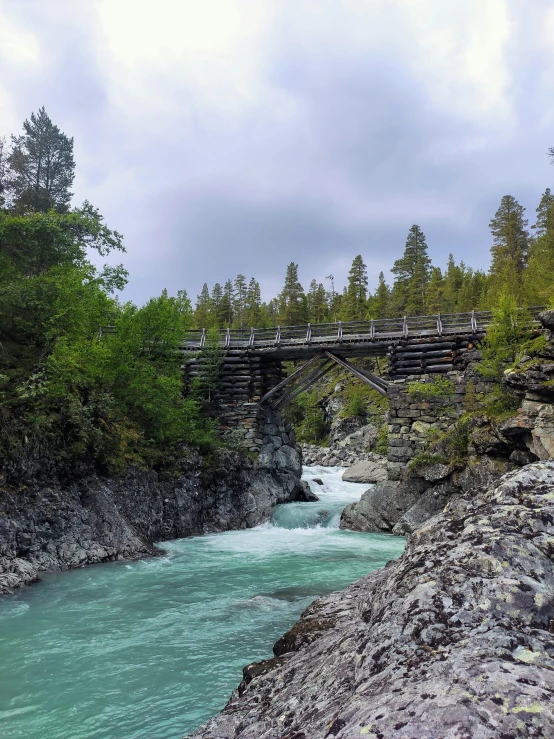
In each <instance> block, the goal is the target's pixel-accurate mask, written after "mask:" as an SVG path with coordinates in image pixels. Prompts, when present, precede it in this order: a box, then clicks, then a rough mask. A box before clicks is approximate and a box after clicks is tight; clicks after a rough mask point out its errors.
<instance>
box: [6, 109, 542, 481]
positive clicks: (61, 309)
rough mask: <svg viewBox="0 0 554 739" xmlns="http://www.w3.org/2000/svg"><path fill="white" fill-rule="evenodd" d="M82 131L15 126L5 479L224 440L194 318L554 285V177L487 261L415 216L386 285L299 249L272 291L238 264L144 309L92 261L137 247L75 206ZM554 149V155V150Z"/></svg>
mask: <svg viewBox="0 0 554 739" xmlns="http://www.w3.org/2000/svg"><path fill="white" fill-rule="evenodd" d="M73 144H74V142H73V139H72V138H70V137H69V136H67V135H66V134H65V133H63V132H62V131H61V130H60V129H59V128H58V126H56V125H55V124H54V123H53V122H52V120H51V119H50V118H49V116H48V114H47V112H46V111H45V109H44V108H41V109H40V110H39V111H38V112H37V113H33V114H32V115H31V116H30V118H29V119H28V120H26V121H25V122H24V123H23V126H22V131H21V132H20V133H19V134H18V135H12V136H11V137H10V139H9V140H7V139H0V481H1V480H2V478H3V479H4V480H5V481H7V482H10V481H12V482H18V483H21V482H22V481H23V482H24V481H25V480H26V479H28V480H31V479H40V478H41V477H42V478H44V479H48V478H50V477H52V476H57V477H58V478H60V479H72V478H73V477H75V475H79V474H85V473H88V472H89V471H91V470H93V471H97V472H100V473H112V472H114V471H120V470H123V469H125V468H126V466H128V465H129V464H137V465H141V466H145V467H151V468H154V469H159V470H171V469H174V466H175V465H178V461H179V458H180V455H181V454H182V445H183V444H189V445H192V446H193V447H197V448H199V449H200V450H201V451H203V452H206V451H207V450H210V449H211V448H213V446H214V445H215V444H217V443H218V442H217V441H216V437H215V434H214V430H213V425H212V422H210V421H209V420H207V419H206V418H205V414H203V413H202V412H201V411H202V406H203V404H205V403H206V402H208V399H207V398H205V397H204V396H203V394H202V392H201V391H200V389H199V388H200V383H199V385H198V387H193V388H192V391H191V392H190V393H189V394H187V395H184V394H183V392H182V379H181V369H180V362H179V361H178V360H176V349H177V346H178V343H179V341H180V340H182V338H183V337H184V336H185V334H186V332H187V330H189V329H191V328H208V329H209V328H224V327H234V328H247V327H250V326H254V327H270V326H274V325H278V324H280V325H297V324H303V323H307V322H312V323H319V322H335V321H338V320H344V321H349V320H366V319H369V318H388V317H395V316H400V315H421V314H430V313H438V312H441V313H449V312H456V311H467V310H471V309H487V308H494V307H495V306H497V305H498V304H500V303H501V302H502V301H505V300H506V299H507V296H508V297H509V299H510V300H511V301H512V302H513V303H514V304H517V305H518V306H520V307H524V306H530V305H544V304H549V303H550V302H551V299H552V296H553V294H554V290H553V287H554V194H552V192H551V190H550V189H546V190H545V191H544V194H543V195H542V198H541V199H540V202H539V203H538V204H537V208H536V213H535V214H533V217H532V218H531V226H529V219H528V218H527V217H526V214H525V209H524V208H523V207H522V206H521V204H520V203H518V201H517V200H516V198H515V197H514V196H513V195H505V196H504V197H502V199H501V202H500V204H499V206H498V210H497V211H496V213H495V214H493V215H492V218H491V221H490V224H489V226H490V232H491V263H490V268H489V270H488V272H486V273H485V272H484V271H481V270H474V269H472V268H471V267H470V266H468V265H466V264H464V263H463V262H456V260H455V258H454V256H453V255H450V256H449V257H448V262H447V264H446V266H434V265H433V264H432V263H431V259H430V258H429V255H428V245H427V241H426V237H425V234H424V231H423V230H422V228H421V227H420V226H419V225H415V224H414V225H412V226H411V227H410V228H409V230H408V233H407V238H406V243H405V247H404V252H403V254H402V256H401V257H400V258H399V259H398V260H396V261H395V262H394V264H393V265H391V276H392V279H391V280H389V281H387V279H386V277H385V275H384V274H383V273H381V274H380V275H379V279H378V285H377V288H376V289H375V291H374V292H369V291H368V284H369V280H368V273H367V267H366V265H365V263H364V259H363V255H357V256H355V257H354V259H353V261H352V267H351V269H350V272H349V275H348V283H347V285H345V286H344V287H343V288H342V289H340V288H338V287H337V286H336V284H335V280H334V278H333V276H332V275H329V276H328V277H327V278H326V280H325V284H324V283H322V282H317V281H316V280H312V281H311V283H310V285H309V286H308V288H307V289H306V288H305V287H304V286H303V285H302V284H301V283H300V281H299V277H298V265H297V264H296V263H294V262H293V263H290V264H289V265H288V266H287V267H286V272H285V277H284V284H283V288H282V290H281V292H280V293H279V294H278V295H277V296H276V297H272V298H270V299H267V300H263V299H262V295H261V290H260V285H259V282H258V281H257V280H256V279H255V278H254V277H251V278H250V279H248V278H247V277H245V276H244V275H242V274H239V275H237V276H236V278H235V279H228V280H227V281H226V282H225V283H224V284H223V285H221V284H219V283H216V284H215V285H213V287H212V288H211V289H210V288H209V286H208V284H205V285H204V286H203V288H202V290H201V293H200V295H199V296H198V297H197V300H196V303H195V305H194V306H193V305H192V304H191V301H190V300H189V298H188V296H187V293H186V292H185V290H183V291H182V292H179V293H178V294H177V295H176V296H169V295H168V294H167V293H166V292H165V291H164V292H163V293H162V294H161V295H159V296H158V297H155V298H151V299H150V300H148V301H147V302H146V303H145V304H144V305H143V306H140V307H139V306H136V305H134V304H132V303H130V302H126V301H123V300H121V299H120V298H119V297H118V292H119V291H121V290H122V289H123V288H124V287H125V284H126V282H127V279H128V274H127V272H126V270H125V268H124V266H123V265H120V266H117V267H114V266H104V267H103V268H102V269H99V268H97V267H95V266H94V265H93V264H92V262H91V254H92V253H94V252H96V253H97V254H99V255H100V256H102V257H104V256H107V255H108V254H111V253H114V252H115V253H121V254H123V253H124V252H125V247H124V244H123V237H122V235H121V234H120V233H118V232H117V231H116V230H112V229H111V228H110V227H109V226H108V225H107V224H106V223H105V220H104V218H103V216H102V214H101V213H100V212H99V210H98V209H97V208H96V207H94V205H93V204H92V203H90V202H88V201H85V202H84V203H82V204H81V205H78V206H77V205H75V204H73V195H72V186H73V181H74V177H75V161H74V154H73ZM548 155H549V156H550V158H551V159H552V162H553V163H554V149H551V150H550V151H549V153H548ZM208 384H209V383H208ZM205 386H206V383H204V387H205Z"/></svg>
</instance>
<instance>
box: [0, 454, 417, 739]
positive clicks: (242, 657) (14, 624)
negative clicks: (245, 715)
mask: <svg viewBox="0 0 554 739" xmlns="http://www.w3.org/2000/svg"><path fill="white" fill-rule="evenodd" d="M341 473H342V470H339V469H332V468H305V477H306V478H307V479H311V478H312V477H314V476H316V475H317V476H318V477H321V478H322V479H323V480H324V482H325V486H324V487H323V488H322V487H319V486H318V485H317V484H315V483H311V486H312V489H313V490H314V491H315V492H316V493H317V494H318V495H320V498H321V500H320V502H319V503H292V504H289V505H286V506H279V507H278V508H277V509H276V511H275V513H274V516H273V520H272V522H270V523H268V524H264V525H262V526H258V527H256V528H255V529H249V530H246V531H234V532H229V533H224V534H213V535H209V536H204V537H195V538H188V539H180V540H177V541H173V542H165V543H164V544H163V549H164V550H165V554H164V556H163V557H160V558H155V559H148V560H144V561H138V562H132V563H110V564H105V565H97V566H94V567H89V568H86V569H81V570H73V571H71V572H63V573H56V574H49V575H45V576H44V578H43V580H44V582H43V583H41V584H38V585H35V586H31V587H29V588H26V589H24V590H22V591H21V592H20V593H18V594H16V595H14V596H9V597H5V598H2V599H0V737H2V739H14V738H15V737H24V739H139V738H140V739H177V738H179V737H183V736H184V735H185V734H187V733H188V732H189V731H192V730H193V729H195V728H196V727H197V726H198V725H200V724H201V723H202V722H203V721H205V720H206V719H207V718H209V717H210V716H212V715H214V714H215V713H217V712H218V711H219V710H220V709H221V708H222V707H223V706H224V705H225V703H226V702H227V700H228V698H229V696H230V694H231V691H232V690H233V689H234V688H235V687H236V686H237V684H238V683H239V682H240V679H241V675H242V667H243V665H245V664H248V663H249V662H252V661H254V660H258V659H263V658H267V657H269V656H271V649H272V646H273V643H274V642H275V641H276V639H278V638H279V637H280V636H281V635H282V634H283V633H284V632H285V631H286V630H287V629H288V628H290V626H292V624H293V623H294V622H295V621H296V619H297V618H298V616H299V614H300V613H301V611H302V610H303V609H304V608H305V607H306V606H307V605H308V604H309V603H310V602H311V601H312V600H313V599H314V598H315V597H316V596H318V595H321V594H324V593H329V592H332V591H333V590H337V589H339V588H342V587H344V586H345V585H347V584H349V583H350V582H352V581H354V580H356V579H357V578H358V577H360V576H362V575H364V574H366V573H367V572H369V571H370V570H372V569H375V568H377V567H381V566H382V565H383V564H385V562H387V561H388V560H389V559H392V558H394V557H397V556H399V555H400V553H401V552H402V550H403V547H404V541H403V540H402V539H398V538H394V537H389V536H384V535H378V534H355V533H352V532H344V531H339V529H338V528H337V526H338V519H339V515H340V511H341V510H342V508H343V507H344V506H345V505H346V504H347V503H349V502H351V501H352V500H356V499H358V498H359V497H360V495H361V493H362V492H363V491H364V490H365V489H366V488H367V485H354V484H351V483H343V482H342V481H341V479H340V475H341Z"/></svg>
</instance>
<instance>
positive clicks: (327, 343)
mask: <svg viewBox="0 0 554 739" xmlns="http://www.w3.org/2000/svg"><path fill="white" fill-rule="evenodd" d="M541 310H543V308H540V307H535V308H530V309H528V313H529V314H530V317H531V322H532V324H533V325H535V326H537V327H538V326H539V321H538V314H539V313H540V312H541ZM492 320H493V315H492V312H491V311H471V312H467V313H450V314H439V315H434V316H414V317H403V318H386V319H380V320H371V321H353V322H347V323H346V322H341V321H339V322H337V323H323V324H306V325H303V326H277V327H276V328H262V329H254V328H252V329H249V330H241V329H223V330H220V331H219V342H218V347H219V349H220V350H222V351H221V354H220V357H221V366H220V368H219V373H218V379H217V383H216V386H215V387H214V388H213V389H212V392H211V394H212V396H213V397H212V400H213V403H214V405H215V406H216V407H223V406H225V407H226V408H227V409H228V410H229V409H230V408H237V407H239V406H241V405H244V404H250V403H253V404H266V405H270V406H271V407H272V408H274V409H275V410H279V409H281V408H282V407H284V406H285V405H286V404H287V403H289V402H290V401H291V400H294V398H296V397H297V396H298V395H299V394H300V393H302V392H304V391H305V390H307V389H308V388H309V387H310V386H311V385H313V384H314V383H315V382H317V381H318V380H319V379H321V378H322V377H324V376H325V375H326V374H328V373H330V372H333V371H336V370H341V369H342V370H346V371H347V372H350V373H351V374H353V375H354V376H356V377H357V378H358V379H360V380H361V381H362V382H364V383H366V384H367V385H369V386H370V387H372V388H373V389H374V390H376V391H377V392H379V393H380V394H381V395H386V394H387V391H388V387H389V382H388V381H387V380H384V379H383V378H382V377H379V376H377V375H375V374H373V373H371V372H368V371H367V370H366V369H364V368H362V367H360V366H357V365H355V364H354V363H353V362H352V359H355V358H360V357H379V356H386V357H387V358H388V360H389V368H388V375H389V377H390V378H391V379H393V380H394V379H399V378H402V377H407V376H409V375H421V374H435V373H445V372H449V371H451V370H453V369H456V367H457V366H458V365H459V362H460V359H461V358H462V357H463V355H464V354H465V353H466V352H467V351H468V350H470V349H471V348H473V347H474V346H475V344H476V343H477V342H479V341H480V340H481V339H482V338H483V337H484V336H485V334H486V331H487V328H488V327H489V326H490V324H491V322H492ZM209 343H210V342H209V341H208V332H207V331H206V329H201V330H196V331H190V332H189V334H188V336H187V338H186V339H185V341H183V342H182V344H181V347H180V348H181V350H182V351H183V352H184V353H185V355H189V356H190V358H189V360H188V361H187V362H186V363H185V364H184V366H183V370H184V372H185V378H186V379H187V380H188V382H189V383H190V382H192V381H193V380H194V379H196V380H197V381H200V382H203V381H205V379H203V378H205V376H206V367H207V366H208V365H209V363H210V361H211V360H210V358H209V357H208V352H207V350H208V348H209ZM302 360H304V361H303V363H302V365H301V366H300V367H298V368H297V369H295V371H294V372H292V373H290V374H288V376H285V371H284V368H283V364H282V363H283V362H286V361H295V362H297V361H302ZM231 413H234V411H231Z"/></svg>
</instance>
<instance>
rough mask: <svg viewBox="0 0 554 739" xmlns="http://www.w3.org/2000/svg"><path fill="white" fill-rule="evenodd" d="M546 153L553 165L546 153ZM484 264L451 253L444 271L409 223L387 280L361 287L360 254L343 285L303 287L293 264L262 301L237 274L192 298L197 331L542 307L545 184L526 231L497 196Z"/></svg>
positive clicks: (546, 256) (548, 259)
mask: <svg viewBox="0 0 554 739" xmlns="http://www.w3.org/2000/svg"><path fill="white" fill-rule="evenodd" d="M549 155H550V156H551V157H552V160H553V162H554V153H553V151H552V150H550V152H549ZM489 227H490V231H491V242H492V245H491V249H490V251H491V264H490V268H489V270H488V272H484V271H483V270H474V269H472V268H471V267H468V266H467V265H466V264H464V262H460V263H459V264H456V262H455V260H454V257H453V255H452V254H450V255H449V257H448V262H447V265H446V267H445V268H443V269H441V267H437V266H433V264H432V263H431V259H430V258H429V254H428V247H427V241H426V239H425V234H424V233H423V231H422V230H421V228H420V227H419V226H418V225H413V226H412V227H411V228H410V231H409V233H408V237H407V239H406V245H405V247H404V253H403V255H402V257H401V258H400V259H397V260H396V261H395V262H394V265H393V267H392V268H391V270H390V271H391V273H392V275H393V282H392V285H389V284H387V282H386V280H385V276H384V274H383V272H381V273H380V274H379V280H378V285H377V288H376V289H375V291H374V292H373V293H371V292H369V291H368V273H367V267H366V265H365V264H364V261H363V257H362V255H358V256H356V257H355V258H354V260H353V262H352V267H351V268H350V272H349V274H348V283H347V285H345V287H344V288H343V290H342V291H341V292H339V291H336V289H335V283H334V278H333V276H332V275H329V276H328V277H327V278H326V284H325V285H324V284H323V283H321V282H317V280H312V281H311V282H310V286H309V288H308V289H307V290H305V289H304V287H303V286H302V284H301V283H300V281H299V279H298V265H297V264H295V263H294V262H291V263H290V264H289V265H288V267H287V270H286V274H285V281H284V285H283V289H282V290H281V292H280V293H279V295H278V296H277V297H276V298H273V299H271V300H269V301H267V302H263V301H262V297H261V291H260V285H259V283H258V281H257V280H256V279H255V278H251V279H250V280H249V281H247V280H246V278H245V277H244V275H237V277H236V279H235V280H234V281H231V280H227V282H226V283H225V284H224V285H223V287H222V286H221V285H220V284H219V283H216V284H215V285H214V287H213V289H212V290H211V292H210V290H209V287H208V285H207V284H204V286H203V288H202V291H201V293H200V295H199V296H198V298H197V301H196V308H195V311H194V321H195V324H196V326H197V327H198V328H212V327H218V328H225V327H231V328H249V327H250V326H254V327H256V328H258V327H260V328H266V327H270V326H276V325H298V324H303V323H308V322H310V323H326V322H335V321H338V320H342V321H362V320H367V319H370V318H394V317H397V316H403V315H408V316H417V315H426V314H436V313H455V312H463V311H470V310H474V309H475V310H485V309H491V308H493V307H494V306H495V305H496V304H497V303H498V301H499V300H500V299H501V297H502V295H509V296H511V297H512V298H513V299H514V300H515V302H516V303H517V304H518V306H520V307H525V306H531V305H544V304H547V303H549V302H550V301H551V299H552V297H553V296H554V195H553V194H552V192H551V190H550V189H549V188H547V189H546V190H545V192H544V194H543V195H542V198H541V200H540V203H539V204H538V207H537V209H536V215H535V218H534V222H533V225H532V226H531V228H530V231H529V230H528V228H527V227H528V220H527V219H526V218H525V209H524V208H523V206H522V205H520V203H518V202H517V200H516V199H515V198H514V197H513V196H512V195H505V196H504V197H503V198H502V200H501V202H500V205H499V208H498V210H497V211H496V214H495V215H494V218H493V219H492V220H491V222H490V224H489Z"/></svg>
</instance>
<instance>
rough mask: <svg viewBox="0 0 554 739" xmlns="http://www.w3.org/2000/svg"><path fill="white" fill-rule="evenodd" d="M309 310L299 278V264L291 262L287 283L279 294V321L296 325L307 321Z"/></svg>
mask: <svg viewBox="0 0 554 739" xmlns="http://www.w3.org/2000/svg"><path fill="white" fill-rule="evenodd" d="M307 320H308V311H307V304H306V296H305V295H304V288H303V287H302V285H301V284H300V282H299V280H298V265H297V264H295V263H294V262H291V263H290V264H289V265H288V267H287V272H286V276H285V285H284V287H283V290H282V292H281V293H280V295H279V323H280V324H281V326H286V325H289V326H295V325H298V324H302V323H306V322H307Z"/></svg>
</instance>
